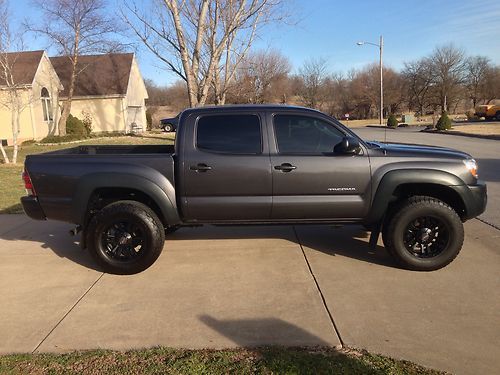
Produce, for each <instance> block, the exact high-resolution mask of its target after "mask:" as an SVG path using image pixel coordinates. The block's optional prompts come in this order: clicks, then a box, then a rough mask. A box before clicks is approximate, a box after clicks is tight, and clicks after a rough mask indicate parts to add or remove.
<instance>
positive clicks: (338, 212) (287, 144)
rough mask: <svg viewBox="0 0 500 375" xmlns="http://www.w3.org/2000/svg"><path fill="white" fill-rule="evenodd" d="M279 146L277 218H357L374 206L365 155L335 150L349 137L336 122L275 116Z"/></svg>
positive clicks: (275, 158)
mask: <svg viewBox="0 0 500 375" xmlns="http://www.w3.org/2000/svg"><path fill="white" fill-rule="evenodd" d="M271 117H272V118H271V119H270V121H272V123H273V131H274V136H275V138H276V144H275V145H273V146H274V147H276V148H275V149H271V165H272V167H273V171H272V173H273V208H272V218H273V219H347V220H349V219H356V218H361V217H363V216H364V215H365V214H366V212H367V210H368V207H369V201H370V194H371V190H370V189H371V188H370V180H371V179H370V166H369V158H368V156H367V154H366V151H364V150H363V151H364V152H362V153H360V154H359V155H354V156H352V155H350V156H347V155H339V154H335V153H334V152H333V148H334V146H335V145H336V144H337V143H339V142H340V141H341V140H342V138H343V137H344V136H345V135H346V134H345V132H344V131H343V130H342V129H341V127H338V126H337V125H335V124H334V123H333V122H328V121H326V120H325V119H323V118H321V117H319V116H318V117H315V116H314V115H310V116H304V115H301V114H290V113H282V114H281V113H275V114H274V115H272V116H271Z"/></svg>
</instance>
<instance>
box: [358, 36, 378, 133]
mask: <svg viewBox="0 0 500 375" xmlns="http://www.w3.org/2000/svg"><path fill="white" fill-rule="evenodd" d="M356 44H357V45H358V46H362V45H363V44H371V45H372V46H376V47H378V48H379V50H380V63H379V67H380V108H379V123H380V125H383V123H384V65H383V60H382V59H383V55H384V37H383V36H382V35H380V42H379V43H378V44H377V43H371V42H364V41H362V42H357V43H356Z"/></svg>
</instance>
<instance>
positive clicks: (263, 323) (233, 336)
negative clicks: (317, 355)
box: [198, 315, 337, 348]
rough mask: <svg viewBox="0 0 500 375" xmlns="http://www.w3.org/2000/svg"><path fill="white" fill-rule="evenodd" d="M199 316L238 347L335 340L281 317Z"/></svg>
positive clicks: (322, 344) (295, 344)
mask: <svg viewBox="0 0 500 375" xmlns="http://www.w3.org/2000/svg"><path fill="white" fill-rule="evenodd" d="M198 319H199V320H200V321H202V322H203V323H204V324H205V325H207V326H208V327H210V328H211V329H213V330H214V331H215V332H217V333H219V334H221V335H222V336H224V337H226V338H228V339H229V340H231V341H232V342H233V343H235V344H236V345H237V346H238V347H244V348H249V347H256V346H259V345H260V346H262V345H284V346H323V347H331V346H332V344H337V343H333V342H332V343H328V342H326V341H325V340H323V339H321V338H319V337H318V336H316V335H313V334H312V333H310V332H308V331H306V330H304V329H302V328H300V327H297V326H296V325H294V324H291V323H288V322H286V321H284V320H282V319H278V318H266V319H234V320H219V319H216V318H214V317H212V316H210V315H200V316H198Z"/></svg>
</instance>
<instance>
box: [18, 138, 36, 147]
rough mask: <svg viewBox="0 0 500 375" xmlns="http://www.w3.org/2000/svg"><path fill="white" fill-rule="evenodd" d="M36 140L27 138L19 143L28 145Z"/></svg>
mask: <svg viewBox="0 0 500 375" xmlns="http://www.w3.org/2000/svg"><path fill="white" fill-rule="evenodd" d="M35 143H36V141H35V140H34V139H28V140H27V141H24V142H23V143H21V146H29V145H34V144H35Z"/></svg>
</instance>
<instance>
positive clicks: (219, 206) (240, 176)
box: [183, 114, 272, 222]
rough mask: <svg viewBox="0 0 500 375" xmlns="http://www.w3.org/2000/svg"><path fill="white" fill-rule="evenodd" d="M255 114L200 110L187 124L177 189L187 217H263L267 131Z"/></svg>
mask: <svg viewBox="0 0 500 375" xmlns="http://www.w3.org/2000/svg"><path fill="white" fill-rule="evenodd" d="M262 129H263V124H262V121H261V118H260V116H257V115H255V114H225V115H211V114H206V115H202V116H200V117H198V119H197V120H196V122H195V124H194V126H190V127H189V132H190V133H189V134H186V139H190V140H193V139H194V142H192V141H186V144H185V145H184V166H183V169H184V181H183V192H184V196H185V201H186V203H187V212H186V219H187V220H188V221H204V222H213V221H215V222H220V221H222V222H223V221H235V220H240V221H252V220H269V218H270V215H271V202H272V196H271V194H272V175H271V165H270V159H269V148H268V142H267V135H266V134H265V132H263V131H262Z"/></svg>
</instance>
